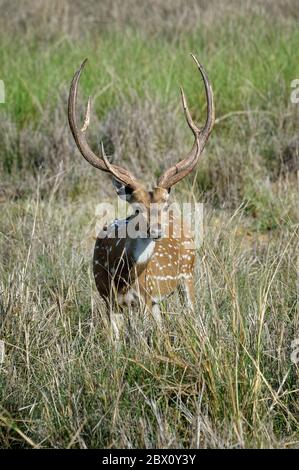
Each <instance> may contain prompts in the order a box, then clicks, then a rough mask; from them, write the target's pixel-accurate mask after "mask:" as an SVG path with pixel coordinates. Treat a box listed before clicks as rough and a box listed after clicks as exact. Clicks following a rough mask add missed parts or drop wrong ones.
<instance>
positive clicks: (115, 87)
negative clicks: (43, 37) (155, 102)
mask: <svg viewBox="0 0 299 470" xmlns="http://www.w3.org/2000/svg"><path fill="white" fill-rule="evenodd" d="M228 26H229V27H228ZM281 29H282V28H281V27H279V23H278V22H277V21H273V22H271V23H270V24H269V23H267V22H266V20H265V19H264V18H258V17H257V18H254V17H253V18H252V17H249V18H248V19H245V18H243V19H242V20H240V19H239V18H236V19H234V20H232V21H231V24H229V25H228V23H227V22H225V23H224V24H223V25H221V26H220V27H219V28H217V30H216V31H213V35H211V32H212V31H211V30H212V27H211V25H210V26H209V27H208V28H206V29H203V28H199V29H198V30H197V31H195V32H194V33H193V34H192V35H186V36H183V37H181V38H180V40H179V41H178V42H175V43H172V42H168V41H165V40H164V39H163V38H159V37H158V38H155V39H151V40H150V41H149V40H148V38H146V37H144V36H143V35H142V34H141V33H138V32H136V31H127V32H125V33H124V34H122V35H120V34H119V33H115V32H114V33H110V34H109V33H108V34H105V35H102V36H101V35H99V36H98V37H96V38H94V36H93V37H90V38H86V39H84V40H83V41H82V40H80V41H70V40H69V38H67V37H63V36H62V37H61V38H58V39H56V40H55V41H54V40H52V41H51V42H50V43H49V44H48V43H47V44H46V45H45V43H44V42H40V41H37V40H36V39H33V40H32V41H30V42H28V41H21V40H18V38H16V40H15V41H14V42H11V41H10V40H7V39H5V37H2V41H1V44H2V45H1V52H2V60H3V67H2V71H1V73H2V79H3V80H4V81H5V83H6V84H7V85H6V88H7V89H6V93H7V105H6V107H5V108H6V109H7V110H8V112H9V114H10V115H11V116H12V118H13V119H14V120H15V121H16V122H17V123H18V124H19V125H24V124H26V123H28V122H32V121H33V122H35V123H36V125H38V120H39V118H40V114H41V113H42V112H43V109H44V107H45V105H46V104H47V103H48V102H49V101H50V102H51V103H52V106H53V107H55V103H56V102H57V100H58V97H59V95H58V92H59V91H61V88H64V89H67V88H68V86H69V83H70V80H71V77H72V76H73V74H74V71H75V70H76V69H77V68H78V66H79V65H80V63H81V62H82V60H83V59H84V58H85V57H88V58H89V59H90V61H89V64H88V66H87V67H86V71H85V73H84V75H83V77H82V87H83V90H84V91H85V94H86V93H90V94H92V95H94V96H97V99H96V110H97V111H98V113H99V115H100V116H103V115H104V114H105V113H106V112H107V111H108V110H109V109H110V108H111V107H113V106H116V105H117V104H118V103H119V102H120V101H121V100H123V99H128V98H129V97H130V94H131V93H132V90H134V93H136V94H137V96H140V97H141V98H143V97H144V96H145V94H149V95H150V96H155V97H157V98H158V99H159V100H161V102H162V103H168V102H169V101H172V102H174V103H175V104H176V103H177V102H178V99H179V93H178V86H179V84H180V83H182V84H183V85H184V88H185V89H186V93H187V95H188V97H189V101H190V103H192V108H195V109H196V108H197V109H198V104H197V103H198V96H199V93H200V94H201V96H203V93H202V91H201V88H202V87H201V84H200V81H199V78H198V76H197V74H196V73H195V69H194V65H193V64H192V63H191V59H190V58H189V57H188V52H191V51H192V52H194V53H195V54H196V55H197V56H198V58H199V60H200V61H201V62H202V63H203V64H204V65H205V67H206V69H207V70H208V72H209V76H210V78H211V81H212V83H213V87H214V90H215V98H216V103H217V116H219V117H220V116H222V115H223V114H226V113H229V112H232V111H236V110H256V109H258V110H259V111H267V110H268V111H269V110H271V112H272V113H273V115H274V117H275V113H276V111H275V109H276V108H277V107H279V108H280V107H281V105H282V103H283V104H284V105H286V104H287V102H288V101H289V95H290V82H291V80H292V79H293V78H294V77H296V76H297V75H298V73H299V69H298V62H299V52H298V47H297V44H298V41H299V32H298V28H297V24H296V22H295V21H294V24H293V25H291V26H290V27H289V28H288V29H287V30H282V31H281ZM236 44H237V45H238V47H236ZM99 94H100V96H98V95H99ZM202 102H203V100H202Z"/></svg>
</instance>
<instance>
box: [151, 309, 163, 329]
mask: <svg viewBox="0 0 299 470" xmlns="http://www.w3.org/2000/svg"><path fill="white" fill-rule="evenodd" d="M152 316H153V318H154V320H155V322H156V325H157V327H158V328H159V330H162V326H163V325H162V317H161V311H160V305H159V304H158V303H154V304H153V305H152Z"/></svg>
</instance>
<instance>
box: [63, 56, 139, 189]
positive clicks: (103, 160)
mask: <svg viewBox="0 0 299 470" xmlns="http://www.w3.org/2000/svg"><path fill="white" fill-rule="evenodd" d="M86 62H87V59H85V60H84V61H83V62H82V64H81V66H80V68H79V69H78V70H77V72H76V73H75V75H74V77H73V80H72V83H71V87H70V94H69V100H68V120H69V124H70V128H71V131H72V134H73V137H74V140H75V142H76V144H77V147H78V149H79V150H80V152H81V154H82V156H83V157H84V158H85V160H87V161H88V163H90V164H91V165H92V166H94V167H95V168H98V169H100V170H102V171H106V172H109V173H111V174H112V175H113V176H115V178H117V179H118V180H119V181H121V182H123V183H124V184H126V185H127V186H130V187H131V188H133V189H135V188H137V187H139V186H140V184H139V183H138V182H137V180H136V178H135V177H134V176H133V175H132V174H131V173H130V172H129V171H128V170H126V169H124V168H122V167H120V166H118V165H112V164H111V163H110V162H109V161H108V159H107V156H106V155H105V152H104V151H103V150H104V148H103V145H102V146H101V150H102V154H101V156H98V155H96V154H95V153H94V152H93V151H92V150H91V148H90V147H89V145H88V143H87V141H86V137H85V132H86V130H87V129H88V126H89V123H90V108H91V100H90V97H89V98H88V103H87V109H86V114H85V119H84V124H83V127H82V128H81V129H80V128H79V127H78V124H77V118H76V103H77V92H78V84H79V80H80V76H81V73H82V70H83V69H84V67H85V64H86Z"/></svg>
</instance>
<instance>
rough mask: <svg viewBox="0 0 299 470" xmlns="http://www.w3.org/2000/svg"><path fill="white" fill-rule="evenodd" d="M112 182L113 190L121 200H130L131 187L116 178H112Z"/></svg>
mask: <svg viewBox="0 0 299 470" xmlns="http://www.w3.org/2000/svg"><path fill="white" fill-rule="evenodd" d="M112 184H113V186H114V188H115V191H116V193H117V195H118V197H120V199H122V200H123V201H127V202H130V201H131V198H132V192H133V189H132V188H130V187H129V186H126V185H125V184H124V183H121V182H120V181H118V180H117V179H116V178H112Z"/></svg>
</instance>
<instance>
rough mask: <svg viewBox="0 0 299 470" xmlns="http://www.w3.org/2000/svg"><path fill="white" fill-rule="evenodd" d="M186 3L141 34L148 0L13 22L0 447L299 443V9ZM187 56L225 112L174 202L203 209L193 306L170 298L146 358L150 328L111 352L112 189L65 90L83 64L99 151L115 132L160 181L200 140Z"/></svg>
mask: <svg viewBox="0 0 299 470" xmlns="http://www.w3.org/2000/svg"><path fill="white" fill-rule="evenodd" d="M176 1H177V3H179V1H180V0H176ZM173 2H174V0H172V1H171V2H170V3H169V4H168V3H167V1H166V0H164V1H163V2H162V3H163V4H162V3H161V4H160V3H159V2H158V1H157V2H155V7H154V8H153V11H152V12H151V13H147V15H148V16H147V21H146V22H145V21H144V16H143V15H142V14H141V13H142V9H141V10H140V9H138V8H137V4H136V5H135V3H134V0H132V4H133V7H134V12H135V14H134V15H132V21H128V19H127V16H126V11H125V9H124V7H123V6H122V4H118V7H117V15H116V16H115V17H113V19H111V17H110V16H109V11H110V10H109V8H110V7H109V5H108V3H107V5H108V7H107V8H108V10H107V9H106V10H105V8H106V6H105V5H106V3H105V1H103V2H93V1H92V0H90V1H89V2H81V3H80V5H79V3H78V5H79V6H80V8H79V7H78V5H77V3H76V5H75V4H74V6H73V4H72V6H71V7H70V9H69V10H68V11H67V12H66V11H64V9H63V6H62V4H61V2H57V3H55V4H54V2H53V3H52V2H51V5H54V6H50V3H48V2H45V3H44V4H43V5H39V6H36V5H35V2H34V0H30V1H27V2H26V5H25V6H24V10H22V12H21V13H22V15H24V17H23V16H22V15H21V14H15V12H14V13H13V15H14V16H12V12H11V13H10V15H11V19H12V18H14V21H4V20H5V18H4V20H2V18H0V29H1V33H0V36H1V41H0V44H1V46H0V47H1V59H2V60H1V65H2V67H1V76H0V79H1V80H3V81H4V82H5V87H6V90H5V91H6V99H7V102H6V103H5V104H4V105H3V104H0V115H1V122H0V139H1V142H2V145H1V146H0V339H1V340H3V341H4V342H5V349H6V355H5V361H4V363H3V364H2V365H0V443H1V444H0V445H1V446H2V447H60V448H62V447H81V448H85V447H105V448H110V447H124V448H127V447H133V448H135V447H147V448H151V447H158V448H159V447H166V448H173V447H184V448H190V447H241V448H244V447H260V448H262V447H274V448H276V447H284V448H285V447H298V445H299V428H298V413H299V408H298V385H299V384H298V365H295V364H293V363H292V362H291V352H292V348H291V342H292V341H293V340H294V339H296V338H297V337H298V309H297V303H296V302H297V296H298V292H297V286H296V282H297V279H298V263H297V250H298V209H297V205H298V201H297V199H298V196H297V194H298V187H297V184H298V182H297V166H296V165H298V140H297V141H296V136H297V134H298V109H299V108H298V105H297V106H295V105H293V104H292V103H291V102H290V93H291V88H290V84H291V81H292V80H293V79H294V78H298V76H299V68H298V64H299V50H298V43H299V31H298V21H297V18H296V15H295V13H294V12H295V11H297V10H296V8H297V5H296V2H293V0H288V2H287V5H284V4H283V5H282V7H281V10H279V11H280V13H281V14H280V15H279V14H278V13H277V12H278V10H277V8H278V9H279V5H280V2H279V1H278V2H275V5H274V2H273V4H271V6H269V4H266V3H265V4H264V3H263V2H262V1H259V2H256V5H257V8H253V6H252V9H249V10H247V9H246V10H245V7H240V6H239V7H238V8H236V7H235V5H236V3H237V2H236V1H235V0H231V2H227V5H226V6H225V7H224V6H222V7H220V5H219V6H217V8H216V6H215V4H214V5H212V3H211V5H212V6H209V7H208V6H207V5H205V7H204V8H202V7H201V9H200V10H199V12H198V11H197V10H196V9H193V3H192V5H191V7H188V6H187V5H185V4H184V6H183V7H182V9H180V8H179V9H178V10H176V9H174V8H173ZM46 3H47V5H46ZM83 3H84V4H83ZM195 3H196V2H195ZM199 3H200V2H199ZM217 3H218V2H217ZM30 5H31V6H32V7H33V6H36V8H34V9H33V10H31V9H30V8H29V7H30ZM261 5H264V8H265V10H262V9H260V8H258V7H259V6H261ZM133 7H132V8H133ZM51 8H54V10H55V8H56V9H57V11H56V10H55V11H52V10H51ZM78 8H79V10H78ZM89 8H90V9H91V10H92V15H90V11H89ZM144 8H145V7H144ZM218 10H219V11H218ZM5 11H6V10H5ZM18 11H19V10H18ZM176 11H179V12H180V14H179V15H177V16H175V15H176ZM172 15H174V16H172ZM184 15H185V16H184ZM24 18H25V19H24ZM103 18H105V19H107V21H106V22H105V21H103ZM182 18H183V19H184V21H183V20H182ZM97 21H98V22H97ZM78 22H79V23H78ZM77 24H80V27H79V30H77V28H76V27H75V26H74V25H77ZM16 25H17V26H16ZM24 25H25V26H24ZM190 25H192V27H191V26H190ZM12 39H13V41H12ZM191 51H192V52H194V53H195V54H196V55H197V57H198V58H199V60H200V62H201V63H203V64H204V66H205V68H206V70H207V71H208V74H209V77H210V79H211V82H212V85H213V89H214V94H215V104H216V118H217V119H218V120H217V121H216V124H215V127H214V130H213V133H212V136H211V139H210V141H209V143H208V145H207V148H206V150H205V153H204V155H203V158H202V160H201V161H200V163H199V165H198V168H197V169H196V171H195V172H194V173H193V174H192V175H191V176H190V177H189V178H187V179H186V180H184V181H182V183H181V184H180V185H178V186H177V188H175V190H174V191H173V198H174V199H178V200H184V201H187V200H190V199H191V200H193V199H196V200H197V201H203V202H205V217H204V226H205V233H204V240H203V244H202V247H201V248H200V249H199V250H198V253H197V255H198V256H197V269H196V288H197V307H196V312H195V314H194V315H190V314H189V315H188V314H186V313H185V312H184V309H183V307H182V306H181V304H180V302H179V299H178V297H177V296H176V295H175V296H174V297H173V298H172V299H170V300H169V302H167V303H166V304H165V305H163V313H164V333H163V334H162V335H160V336H159V335H158V332H157V331H156V330H155V328H154V326H153V344H152V345H151V346H150V347H149V346H148V345H147V344H146V342H145V340H144V338H143V337H142V335H140V336H138V335H137V337H132V338H131V340H130V341H129V342H127V343H125V342H124V343H123V344H122V345H121V347H120V350H116V349H115V347H114V345H113V343H112V342H111V340H110V338H109V326H108V325H107V321H106V317H105V314H104V311H103V305H102V303H101V301H100V299H99V297H98V294H97V292H96V290H95V286H94V281H93V278H92V272H91V258H92V249H93V244H94V238H93V237H94V226H95V222H96V218H95V209H96V205H97V204H98V203H99V202H102V201H107V200H109V201H111V202H112V201H115V195H114V192H113V190H112V187H111V185H110V181H108V177H107V176H106V175H103V174H101V173H100V172H98V171H96V170H94V169H93V168H91V167H89V166H88V164H87V163H86V162H85V161H84V160H83V159H82V158H80V156H79V153H78V151H77V150H75V146H74V143H73V142H72V139H71V136H70V132H69V130H68V124H67V113H66V109H67V96H68V89H69V85H70V81H71V78H72V76H73V73H74V72H75V70H76V69H77V67H78V66H79V65H80V63H81V61H82V60H83V59H84V58H85V57H88V58H89V62H88V64H87V66H86V70H85V71H84V74H83V76H82V83H81V87H80V100H79V101H80V110H82V111H83V104H84V103H86V100H87V96H88V95H89V94H90V95H91V96H92V97H94V100H93V109H92V120H91V126H90V127H91V129H90V132H89V140H90V142H91V145H92V146H93V148H95V149H96V148H97V146H98V144H99V140H100V139H102V138H103V139H104V141H105V144H106V147H107V149H108V153H112V152H113V149H114V150H115V153H116V154H117V157H118V159H119V160H120V161H121V163H122V164H124V165H125V166H128V167H130V168H131V169H133V170H134V172H135V173H136V174H137V175H138V176H139V177H142V179H143V181H144V182H146V183H147V184H150V183H152V182H153V181H154V178H155V177H156V176H157V175H158V174H159V173H160V172H161V170H162V169H163V168H165V167H166V166H167V165H169V164H170V163H173V162H174V161H175V160H179V159H180V158H181V157H182V156H183V155H184V154H185V153H186V151H187V149H188V146H189V145H190V143H191V136H190V131H189V130H188V128H187V126H186V124H185V122H184V118H183V112H182V109H181V104H180V97H179V85H180V84H182V85H183V87H184V89H185V92H186V95H187V97H188V102H189V104H190V108H191V110H192V114H193V115H194V117H195V118H196V119H197V120H199V121H200V122H203V120H204V113H205V99H204V93H203V86H202V83H201V80H200V77H199V76H198V73H196V69H195V66H194V64H193V63H192V59H191V58H190V57H189V52H191ZM294 139H295V144H293V143H294ZM296 142H297V144H296ZM136 316H137V318H138V312H137V314H136ZM136 321H137V322H138V321H140V320H136ZM139 326H140V328H142V325H139ZM173 336H175V337H176V340H175V341H172V340H171V338H172V337H173Z"/></svg>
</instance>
